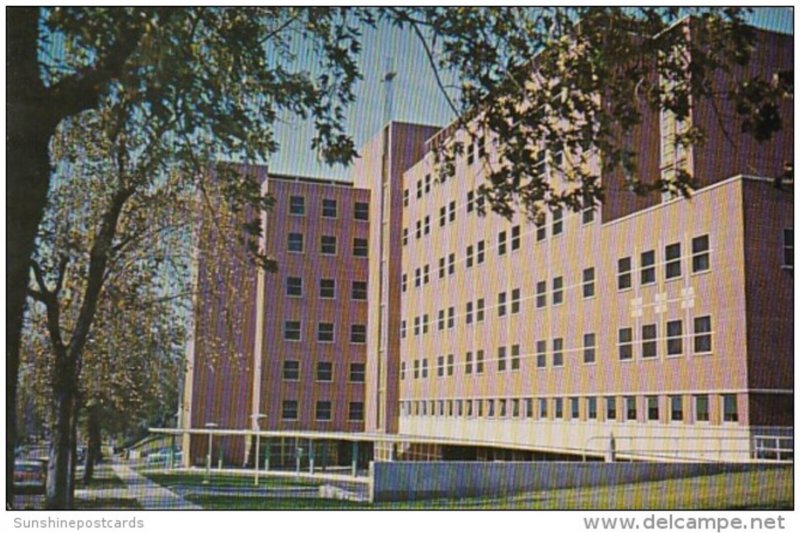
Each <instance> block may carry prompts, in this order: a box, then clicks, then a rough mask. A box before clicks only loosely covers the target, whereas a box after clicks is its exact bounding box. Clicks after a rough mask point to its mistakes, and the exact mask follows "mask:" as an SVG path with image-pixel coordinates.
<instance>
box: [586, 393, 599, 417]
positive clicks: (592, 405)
mask: <svg viewBox="0 0 800 533" xmlns="http://www.w3.org/2000/svg"><path fill="white" fill-rule="evenodd" d="M586 418H588V419H589V420H597V398H595V397H594V396H590V397H588V398H586Z"/></svg>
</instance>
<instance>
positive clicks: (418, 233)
mask: <svg viewBox="0 0 800 533" xmlns="http://www.w3.org/2000/svg"><path fill="white" fill-rule="evenodd" d="M414 235H415V236H416V237H417V239H421V238H422V221H421V220H417V230H416V231H415V232H414Z"/></svg>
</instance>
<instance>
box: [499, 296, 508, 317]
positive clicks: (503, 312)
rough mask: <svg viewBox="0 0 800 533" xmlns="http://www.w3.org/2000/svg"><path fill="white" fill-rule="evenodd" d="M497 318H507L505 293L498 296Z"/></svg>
mask: <svg viewBox="0 0 800 533" xmlns="http://www.w3.org/2000/svg"><path fill="white" fill-rule="evenodd" d="M497 316H499V317H503V316H506V293H504V292H501V293H500V294H498V295H497Z"/></svg>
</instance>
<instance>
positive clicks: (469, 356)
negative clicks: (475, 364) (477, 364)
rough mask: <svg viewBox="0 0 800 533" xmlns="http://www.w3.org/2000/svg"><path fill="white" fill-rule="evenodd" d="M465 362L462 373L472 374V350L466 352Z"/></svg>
mask: <svg viewBox="0 0 800 533" xmlns="http://www.w3.org/2000/svg"><path fill="white" fill-rule="evenodd" d="M465 362H466V364H465V365H464V373H465V374H472V352H467V356H466V360H465Z"/></svg>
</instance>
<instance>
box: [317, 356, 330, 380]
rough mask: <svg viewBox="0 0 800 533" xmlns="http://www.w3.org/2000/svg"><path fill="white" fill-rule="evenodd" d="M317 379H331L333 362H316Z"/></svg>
mask: <svg viewBox="0 0 800 533" xmlns="http://www.w3.org/2000/svg"><path fill="white" fill-rule="evenodd" d="M317 381H333V363H331V362H330V361H320V362H318V363H317Z"/></svg>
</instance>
